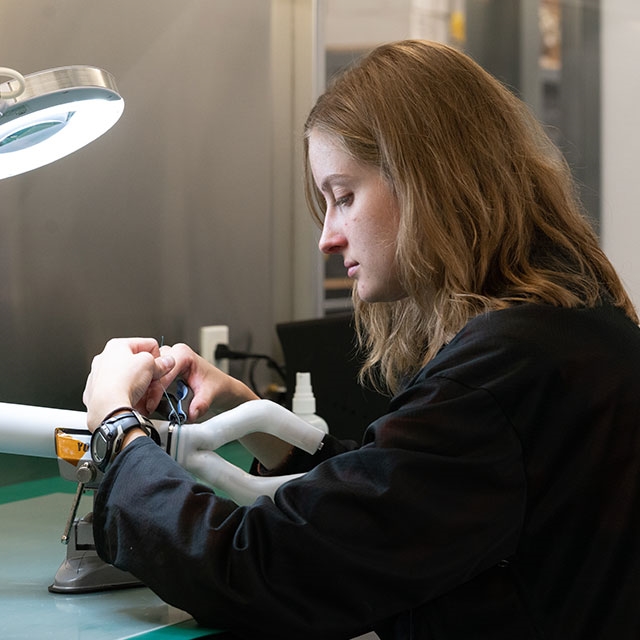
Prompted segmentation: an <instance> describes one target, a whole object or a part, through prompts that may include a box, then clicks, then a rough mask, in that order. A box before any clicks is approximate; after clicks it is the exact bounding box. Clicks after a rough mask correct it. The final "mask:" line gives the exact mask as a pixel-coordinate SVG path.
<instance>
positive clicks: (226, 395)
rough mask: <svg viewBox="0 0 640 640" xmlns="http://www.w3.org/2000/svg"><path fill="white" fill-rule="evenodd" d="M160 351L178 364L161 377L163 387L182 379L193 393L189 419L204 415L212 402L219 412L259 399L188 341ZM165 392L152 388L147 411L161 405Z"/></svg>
mask: <svg viewBox="0 0 640 640" xmlns="http://www.w3.org/2000/svg"><path fill="white" fill-rule="evenodd" d="M160 354H161V355H162V357H163V358H168V359H170V360H171V361H173V362H174V363H175V365H174V367H173V369H172V370H171V372H170V373H169V374H168V375H166V376H165V377H163V379H162V383H163V385H164V387H165V388H166V387H167V386H169V385H170V384H171V382H173V380H175V378H181V379H182V380H184V382H185V383H186V384H187V386H188V387H189V388H190V389H191V391H192V392H193V398H192V399H191V402H190V403H189V416H188V419H189V421H190V422H195V421H196V420H197V419H198V418H199V417H201V416H202V415H204V414H205V413H206V412H207V410H208V409H209V407H210V406H211V405H213V406H214V407H215V408H216V409H217V410H219V411H226V410H227V409H233V408H234V407H237V406H238V405H239V404H242V403H243V402H246V401H247V400H256V399H257V398H258V396H257V395H256V394H255V393H254V392H253V391H251V389H249V387H247V386H246V385H245V384H243V383H242V382H240V381H239V380H236V378H233V377H231V376H230V375H228V374H226V373H224V371H221V370H220V369H218V368H216V367H214V366H213V365H212V364H211V363H210V362H207V361H206V360H205V359H204V358H202V357H201V356H199V355H198V354H197V353H195V352H194V351H193V350H192V349H191V348H190V347H188V346H187V345H186V344H175V345H173V346H171V347H169V346H164V347H162V348H161V349H160ZM162 393H163V391H162V389H161V388H155V387H154V388H153V389H150V390H149V393H148V394H147V406H146V407H145V409H146V411H147V412H149V413H151V412H152V411H153V410H154V409H155V408H156V407H157V406H158V403H159V402H160V400H161V398H162Z"/></svg>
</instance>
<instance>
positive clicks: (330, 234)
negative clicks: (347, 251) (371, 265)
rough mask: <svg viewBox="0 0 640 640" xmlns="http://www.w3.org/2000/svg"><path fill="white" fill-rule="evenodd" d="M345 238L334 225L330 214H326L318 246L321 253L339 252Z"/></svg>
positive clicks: (344, 242)
mask: <svg viewBox="0 0 640 640" xmlns="http://www.w3.org/2000/svg"><path fill="white" fill-rule="evenodd" d="M346 244H347V239H346V238H345V236H344V234H343V233H342V232H341V231H340V230H339V229H338V228H337V227H336V225H335V224H334V222H333V220H332V216H330V215H327V216H326V217H325V219H324V224H323V225H322V234H321V235H320V241H319V242H318V247H319V248H320V251H322V253H327V254H329V253H340V251H342V249H343V248H344V247H345V246H346Z"/></svg>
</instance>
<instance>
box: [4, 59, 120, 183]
mask: <svg viewBox="0 0 640 640" xmlns="http://www.w3.org/2000/svg"><path fill="white" fill-rule="evenodd" d="M0 73H1V74H2V75H11V76H13V80H11V81H8V82H5V83H4V84H0V179H2V178H8V177H10V176H15V175H18V174H20V173H25V172H26V171H30V170H31V169H36V168H38V167H41V166H43V165H45V164H49V163H51V162H54V161H55V160H58V159H59V158H63V157H64V156H66V155H69V154H70V153H73V152H74V151H76V150H78V149H80V148H81V147H83V146H85V145H87V144H89V143H90V142H92V141H93V140H95V139H96V138H98V137H99V136H101V135H102V134H103V133H105V132H106V131H107V130H108V129H110V128H111V127H112V126H113V125H114V124H115V123H116V122H117V121H118V119H119V118H120V116H121V115H122V111H123V109H124V100H123V99H122V97H121V96H120V95H119V94H118V91H117V89H116V85H115V81H114V79H113V76H112V75H111V74H110V73H108V72H107V71H104V70H102V69H98V68H96V67H84V66H70V67H60V68H57V69H49V70H47V71H40V72H38V73H34V74H31V75H28V76H24V77H23V76H21V75H20V74H18V73H17V72H15V71H13V70H10V69H2V70H0Z"/></svg>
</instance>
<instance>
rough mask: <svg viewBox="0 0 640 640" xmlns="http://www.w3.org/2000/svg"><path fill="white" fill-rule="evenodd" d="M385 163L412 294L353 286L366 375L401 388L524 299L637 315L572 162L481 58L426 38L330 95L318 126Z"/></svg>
mask: <svg viewBox="0 0 640 640" xmlns="http://www.w3.org/2000/svg"><path fill="white" fill-rule="evenodd" d="M311 130H317V131H321V132H322V133H325V134H328V135H331V136H333V137H334V139H335V140H336V141H337V142H338V143H339V144H341V145H342V147H343V148H344V149H345V151H347V153H349V154H351V156H352V157H353V158H355V159H357V160H358V161H360V162H363V163H366V164H369V165H373V166H376V167H378V168H379V169H380V171H381V172H382V175H383V176H384V177H385V178H386V179H387V180H388V181H389V184H390V186H391V188H392V190H393V192H394V194H395V196H396V198H397V200H398V205H399V210H400V229H399V233H398V239H397V255H396V259H397V264H398V268H399V273H400V277H401V280H402V284H403V286H404V290H405V291H406V292H407V294H408V295H407V297H406V298H404V299H402V300H399V301H396V302H389V303H373V304H369V303H366V302H364V301H362V300H360V299H359V298H358V296H357V293H356V292H355V289H354V304H355V311H356V324H357V327H358V331H359V336H360V339H361V344H362V345H363V347H364V350H365V353H366V361H365V364H364V367H363V375H366V374H368V375H369V377H371V375H372V372H374V371H375V372H378V373H379V374H380V375H381V381H382V383H383V384H384V385H385V386H386V387H387V388H388V389H389V390H390V391H395V390H396V389H397V387H398V384H399V381H400V380H401V379H402V378H403V377H405V376H407V375H410V374H412V373H414V372H416V371H417V370H419V369H420V368H421V367H422V366H423V365H424V364H425V363H426V362H428V361H429V360H430V359H431V358H432V357H433V356H434V355H435V354H436V353H437V352H438V350H439V349H440V348H441V347H442V346H443V345H444V344H446V343H447V342H448V341H449V340H450V339H451V338H452V337H453V336H454V335H455V334H456V333H457V332H458V331H459V330H460V329H461V328H462V327H463V326H464V325H465V324H466V323H467V322H468V321H469V320H470V319H471V318H472V317H474V316H476V315H478V314H480V313H483V312H485V311H488V310H494V309H502V308H505V307H508V306H511V305H514V304H518V303H523V302H535V303H540V304H551V305H557V306H563V307H580V306H586V307H590V306H594V305H597V304H600V303H601V302H602V301H603V300H604V299H607V300H610V301H612V302H613V304H615V305H617V306H619V307H621V308H622V309H623V310H624V311H625V313H626V314H627V315H628V316H629V317H630V318H632V319H633V320H634V321H635V322H638V317H637V315H636V312H635V310H634V308H633V305H632V303H631V300H630V298H629V297H628V295H627V293H626V292H625V290H624V287H623V286H622V283H621V281H620V279H619V278H618V276H617V274H616V272H615V270H614V269H613V267H612V265H611V263H610V262H609V260H608V259H607V258H606V256H605V255H604V253H603V252H602V250H601V249H600V247H599V243H598V239H597V236H596V235H595V233H594V232H593V230H592V228H591V226H590V224H589V223H588V222H587V220H586V218H585V216H584V215H583V212H582V209H581V206H580V204H579V201H578V199H577V197H576V190H575V186H574V182H573V179H572V176H571V173H570V170H569V168H568V166H567V164H566V162H565V161H564V159H563V158H562V156H561V154H560V153H559V152H558V150H557V149H556V148H555V147H554V146H553V144H552V143H551V141H550V140H549V138H548V137H547V135H546V134H545V133H544V131H543V129H542V127H541V126H540V124H539V123H538V122H537V121H536V120H535V118H533V117H532V116H531V114H530V113H529V111H528V109H527V108H526V107H525V105H524V104H523V103H522V102H521V101H520V100H519V99H518V98H516V97H515V96H514V95H513V94H512V93H511V92H510V91H509V90H507V89H506V88H505V87H504V86H503V85H502V84H501V83H500V82H499V81H498V80H496V79H495V78H493V77H492V76H491V75H490V74H488V73H487V72H485V71H484V70H483V69H482V68H481V67H480V66H478V65H477V64H476V63H475V62H473V60H471V59H470V58H469V57H468V56H466V55H464V54H463V53H461V52H459V51H457V50H455V49H453V48H450V47H448V46H445V45H442V44H438V43H433V42H425V41H418V40H407V41H402V42H396V43H391V44H386V45H383V46H381V47H378V48H377V49H375V50H373V51H372V52H371V53H370V54H368V55H367V56H365V57H364V58H363V59H362V60H361V61H359V63H357V64H356V65H355V66H353V67H352V68H351V69H349V70H347V71H346V72H345V73H344V74H343V75H341V76H340V77H339V78H338V79H337V81H335V82H334V83H333V84H332V85H331V86H330V87H329V88H328V90H327V91H326V92H325V93H324V94H323V95H322V96H321V97H320V98H319V99H318V101H317V103H316V105H315V107H314V108H313V110H312V111H311V113H310V115H309V117H308V120H307V123H306V127H305V149H306V157H307V161H306V167H305V175H306V178H305V180H306V193H307V200H308V202H309V205H310V207H311V210H312V212H313V214H314V216H315V217H316V218H317V219H318V220H319V221H320V223H321V222H322V218H323V216H324V209H325V203H324V199H323V197H322V195H321V194H320V193H319V191H318V189H317V187H316V185H315V184H314V182H313V177H312V175H311V170H310V167H309V161H308V138H309V133H310V132H311Z"/></svg>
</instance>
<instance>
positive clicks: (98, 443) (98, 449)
mask: <svg viewBox="0 0 640 640" xmlns="http://www.w3.org/2000/svg"><path fill="white" fill-rule="evenodd" d="M108 452H109V447H108V443H107V439H106V438H105V436H104V434H103V433H102V431H101V430H100V429H98V430H97V431H96V432H95V434H94V436H93V438H92V439H91V457H92V458H93V460H94V462H95V463H96V464H100V463H101V462H102V461H103V460H104V459H105V458H106V457H107V453H108Z"/></svg>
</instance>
